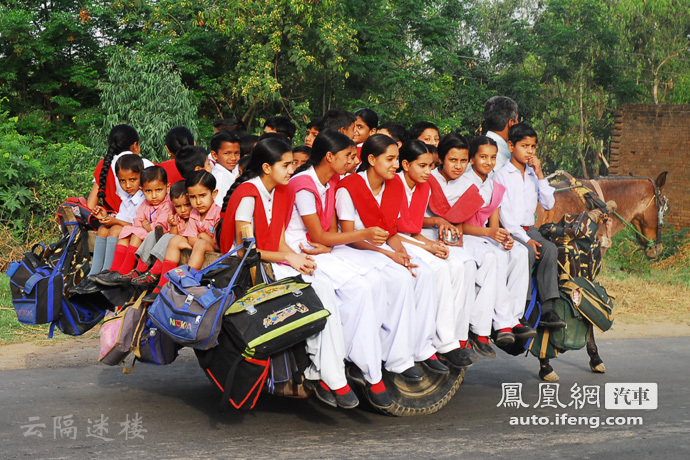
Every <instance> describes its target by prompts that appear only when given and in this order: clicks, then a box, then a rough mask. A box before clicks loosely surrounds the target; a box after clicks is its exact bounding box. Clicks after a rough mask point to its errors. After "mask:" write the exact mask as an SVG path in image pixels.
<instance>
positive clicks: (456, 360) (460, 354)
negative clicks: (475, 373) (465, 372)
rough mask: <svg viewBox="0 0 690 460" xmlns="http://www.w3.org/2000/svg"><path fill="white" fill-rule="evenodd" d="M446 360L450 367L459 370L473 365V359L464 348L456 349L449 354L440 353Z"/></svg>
mask: <svg viewBox="0 0 690 460" xmlns="http://www.w3.org/2000/svg"><path fill="white" fill-rule="evenodd" d="M439 355H440V356H441V357H442V358H443V359H445V361H446V362H447V363H448V365H449V366H451V367H455V368H457V369H465V368H467V367H470V366H471V365H472V358H470V357H469V356H468V355H467V354H466V353H465V349H463V348H456V349H455V350H450V351H449V352H447V353H439Z"/></svg>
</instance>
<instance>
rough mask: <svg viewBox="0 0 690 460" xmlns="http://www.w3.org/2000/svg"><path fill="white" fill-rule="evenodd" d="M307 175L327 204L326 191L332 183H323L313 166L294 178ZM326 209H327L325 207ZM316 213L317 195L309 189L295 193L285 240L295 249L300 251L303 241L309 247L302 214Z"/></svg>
mask: <svg viewBox="0 0 690 460" xmlns="http://www.w3.org/2000/svg"><path fill="white" fill-rule="evenodd" d="M304 175H307V176H309V177H311V178H312V180H313V181H314V184H316V190H318V192H319V196H320V197H321V203H322V205H323V206H324V207H325V206H326V193H327V192H328V189H329V188H330V187H331V184H330V183H326V185H323V184H322V183H321V181H320V180H319V178H318V176H317V175H316V171H314V168H313V167H311V168H309V169H307V170H306V171H303V172H301V173H299V174H297V175H296V176H294V177H293V178H292V179H294V178H295V177H298V176H304ZM292 179H291V180H292ZM324 211H325V209H324ZM312 214H316V197H315V196H314V194H313V193H311V192H310V191H309V190H300V191H299V192H297V194H296V195H295V205H294V207H293V208H292V217H291V218H290V222H289V223H288V226H287V228H286V229H285V242H286V243H287V245H288V246H290V248H292V250H293V251H295V252H297V253H300V252H302V250H301V249H300V248H299V244H300V243H302V244H303V245H304V246H305V247H309V242H308V241H307V226H306V225H304V221H303V220H302V216H310V215H312Z"/></svg>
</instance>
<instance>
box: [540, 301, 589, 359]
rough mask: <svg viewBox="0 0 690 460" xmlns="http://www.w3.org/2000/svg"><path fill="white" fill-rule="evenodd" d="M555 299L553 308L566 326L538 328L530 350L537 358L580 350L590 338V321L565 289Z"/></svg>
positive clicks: (552, 356) (553, 356)
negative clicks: (576, 306) (574, 303)
mask: <svg viewBox="0 0 690 460" xmlns="http://www.w3.org/2000/svg"><path fill="white" fill-rule="evenodd" d="M559 294H560V297H559V298H558V299H556V300H555V301H554V304H553V310H554V312H555V313H556V314H557V315H558V317H559V318H561V319H563V320H564V321H565V324H566V326H565V327H563V328H559V329H546V328H539V329H537V335H536V337H534V340H533V341H532V344H531V346H530V352H531V353H532V354H533V355H534V356H536V357H537V358H555V357H557V356H558V353H563V352H565V351H567V350H579V349H581V348H582V347H584V346H585V345H586V344H587V340H589V322H588V321H587V319H586V318H585V317H584V316H583V315H582V314H581V313H580V312H579V311H578V310H577V309H576V308H575V306H574V305H573V301H572V299H571V298H570V297H569V296H568V294H566V293H564V292H563V291H560V292H559Z"/></svg>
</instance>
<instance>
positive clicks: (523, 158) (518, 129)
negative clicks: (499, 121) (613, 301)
mask: <svg viewBox="0 0 690 460" xmlns="http://www.w3.org/2000/svg"><path fill="white" fill-rule="evenodd" d="M508 148H509V149H510V155H511V157H510V162H508V163H506V164H505V166H503V168H501V169H500V170H499V171H498V172H497V173H496V176H495V178H494V179H495V181H496V182H498V183H499V184H501V185H503V186H504V187H505V189H506V191H505V194H504V195H503V201H502V202H501V207H500V211H499V215H500V220H501V224H502V225H503V227H504V228H505V229H506V230H508V231H509V232H510V233H511V234H512V235H513V237H514V238H515V239H516V240H518V241H520V242H522V243H523V244H524V245H525V246H527V249H528V251H529V261H530V272H531V271H532V267H533V266H534V264H535V263H536V264H537V271H536V273H537V286H538V290H539V298H540V300H541V304H542V316H541V320H540V321H539V325H540V326H544V327H547V328H560V327H565V321H563V320H562V319H561V318H559V317H558V315H557V314H556V313H555V312H554V311H553V303H554V300H555V299H557V298H558V248H556V245H555V244H553V243H552V242H551V241H549V240H547V239H545V238H544V237H543V236H541V233H539V229H538V228H537V227H535V226H534V223H535V216H534V213H535V211H536V209H537V203H539V204H541V206H542V207H543V208H544V209H545V210H549V209H551V208H553V205H554V204H555V199H554V196H553V194H554V191H555V190H554V188H553V187H551V185H549V182H548V180H546V179H545V178H544V173H543V172H542V170H541V161H539V158H538V157H537V133H536V131H534V129H532V127H531V126H529V125H528V124H527V123H517V124H515V125H513V126H511V127H510V130H509V131H508Z"/></svg>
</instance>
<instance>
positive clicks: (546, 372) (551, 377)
mask: <svg viewBox="0 0 690 460" xmlns="http://www.w3.org/2000/svg"><path fill="white" fill-rule="evenodd" d="M539 378H540V379H542V380H544V381H546V382H558V381H559V380H560V377H558V374H556V371H554V370H553V367H551V364H549V358H539Z"/></svg>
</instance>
